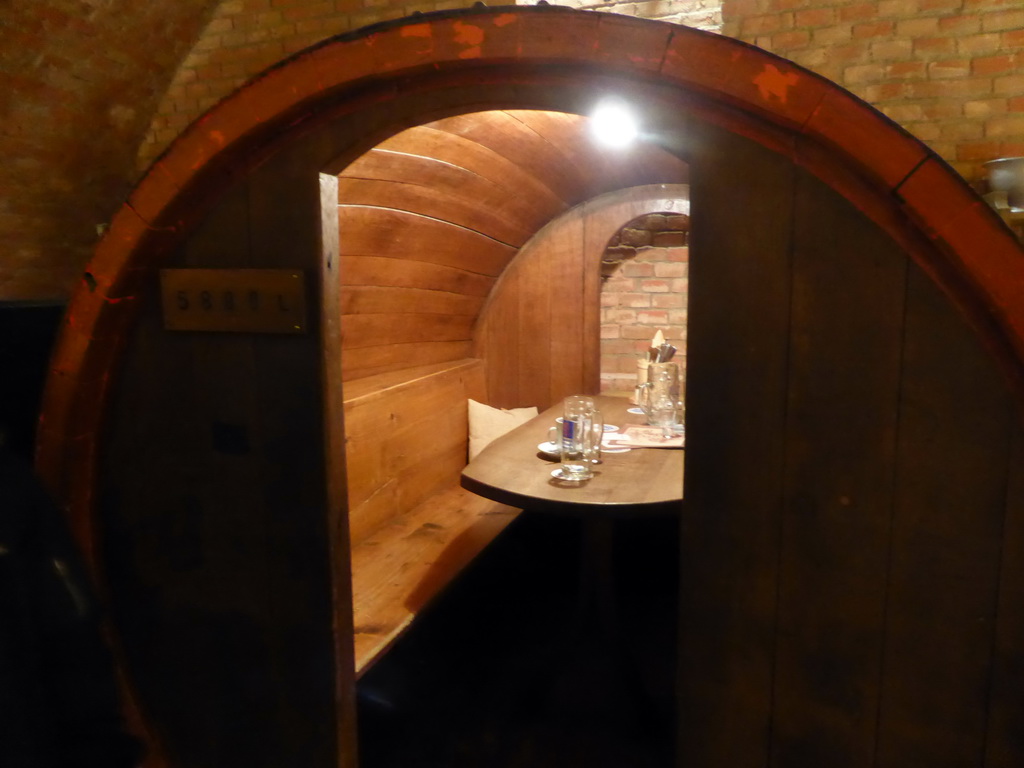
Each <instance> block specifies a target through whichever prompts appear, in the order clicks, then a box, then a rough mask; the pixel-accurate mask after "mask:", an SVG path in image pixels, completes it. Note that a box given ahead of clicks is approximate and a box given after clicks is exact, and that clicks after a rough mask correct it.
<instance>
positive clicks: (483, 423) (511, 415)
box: [469, 399, 539, 461]
mask: <svg viewBox="0 0 1024 768" xmlns="http://www.w3.org/2000/svg"><path fill="white" fill-rule="evenodd" d="M538 413H539V411H538V410H537V406H531V407H529V408H495V407H493V406H490V405H485V404H484V403H478V402H477V401H476V400H472V399H470V400H469V460H470V461H472V460H473V459H474V458H476V455H477V454H478V453H480V451H482V450H483V449H484V448H486V447H487V446H488V445H490V444H491V443H492V442H494V441H495V440H497V439H498V438H499V437H501V436H502V435H504V434H506V433H508V432H511V431H512V430H513V429H515V428H516V427H518V426H519V425H520V424H523V423H525V422H527V421H529V420H530V419H532V418H533V417H534V416H536V415H537V414H538Z"/></svg>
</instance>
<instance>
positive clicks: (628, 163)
mask: <svg viewBox="0 0 1024 768" xmlns="http://www.w3.org/2000/svg"><path fill="white" fill-rule="evenodd" d="M588 121H589V118H586V117H582V116H580V115H575V114H566V113H562V112H545V111H533V110H493V111H487V112H476V113H470V114H465V115H459V116H456V117H450V118H445V119H443V120H439V121H436V122H433V123H428V124H425V125H421V126H417V127H414V128H410V129H407V130H405V131H402V132H401V133H398V134H396V135H394V136H392V137H391V138H389V139H387V140H386V141H384V142H382V143H381V144H379V145H378V146H376V147H375V148H373V149H372V150H370V151H369V152H367V153H366V154H364V155H362V156H361V157H359V158H358V159H356V160H355V161H354V162H353V163H351V164H350V165H349V166H348V167H347V168H346V169H345V170H344V171H343V172H342V173H341V174H340V175H339V186H338V200H339V209H338V221H339V230H340V254H341V266H340V269H339V273H340V274H341V278H342V282H343V284H344V285H345V286H346V290H345V291H344V295H343V300H342V313H343V315H344V317H343V322H342V327H343V328H344V329H345V331H344V334H345V336H344V338H345V341H344V352H343V363H342V366H343V370H344V374H345V378H346V379H351V378H357V377H361V376H367V375H371V374H374V373H380V372H383V371H386V370H390V369H392V368H394V367H408V366H411V365H420V364H426V363H433V362H438V361H441V360H450V359H457V358H459V357H467V356H469V354H470V345H471V341H472V333H473V327H474V325H475V323H476V319H477V316H478V314H479V312H480V309H481V307H482V306H483V304H484V302H485V300H486V299H487V296H488V295H489V294H490V292H491V288H492V287H493V286H494V284H495V281H496V280H497V279H498V277H499V275H501V273H502V271H503V270H504V268H505V266H506V265H507V264H508V263H509V262H510V261H511V260H512V258H513V257H514V256H515V255H516V253H517V252H518V251H519V249H520V248H521V247H522V246H523V245H524V244H525V243H526V242H527V241H528V240H529V239H530V238H531V237H533V236H534V235H535V234H536V233H537V232H538V231H539V230H540V229H541V228H542V227H544V225H546V224H547V223H548V222H550V221H553V220H554V219H556V218H557V217H558V216H560V215H561V214H563V213H565V212H566V211H568V210H570V209H572V208H573V207H575V206H577V205H579V204H581V203H583V202H585V201H587V200H589V199H591V198H593V197H596V196H598V195H600V194H604V193H606V192H611V191H614V190H619V189H625V188H629V187H635V186H640V185H647V184H657V183H673V184H679V183H686V182H687V181H688V171H687V165H686V163H684V162H683V161H682V160H680V159H679V158H678V157H676V156H674V155H672V154H670V153H669V152H667V151H665V150H664V149H661V148H660V147H657V146H655V145H652V144H647V143H644V142H638V143H637V144H635V145H634V146H633V147H631V148H628V149H623V150H609V149H607V148H604V147H601V146H600V145H598V144H597V143H595V142H594V141H593V140H592V139H591V137H590V134H589V131H588V129H587V123H588Z"/></svg>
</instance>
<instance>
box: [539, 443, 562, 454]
mask: <svg viewBox="0 0 1024 768" xmlns="http://www.w3.org/2000/svg"><path fill="white" fill-rule="evenodd" d="M537 450H538V451H540V452H541V453H544V454H547V455H548V456H561V455H562V451H561V449H560V448H559V447H558V443H553V442H551V441H550V440H548V441H547V442H544V443H540V444H539V445H538V446H537Z"/></svg>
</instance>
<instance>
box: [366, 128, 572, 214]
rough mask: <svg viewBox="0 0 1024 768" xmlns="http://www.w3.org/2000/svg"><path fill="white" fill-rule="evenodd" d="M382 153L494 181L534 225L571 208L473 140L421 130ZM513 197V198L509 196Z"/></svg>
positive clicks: (391, 142) (397, 140) (399, 138)
mask: <svg viewBox="0 0 1024 768" xmlns="http://www.w3.org/2000/svg"><path fill="white" fill-rule="evenodd" d="M380 147H381V149H387V150H393V151H398V152H407V153H409V154H419V155H425V156H429V157H436V158H438V159H439V160H444V161H446V162H449V163H452V164H454V165H458V166H462V167H464V168H470V169H472V170H473V171H474V172H475V173H478V174H480V175H481V176H483V177H484V178H488V179H491V180H493V181H495V182H497V183H499V184H500V185H501V186H503V187H504V188H505V189H507V190H508V191H509V192H510V193H511V192H515V193H516V195H515V197H516V198H517V200H516V204H517V205H519V206H522V208H523V210H524V211H532V212H533V215H532V216H530V218H532V219H533V220H534V221H547V220H549V219H551V218H552V216H553V215H554V214H555V213H557V212H560V211H563V210H565V208H567V207H568V203H567V202H566V201H564V200H560V199H559V198H558V196H557V195H556V194H555V193H554V192H552V191H551V189H549V188H548V187H547V185H546V184H545V183H544V181H543V180H542V179H539V178H537V177H535V176H533V175H531V174H530V173H529V171H528V170H525V169H523V168H520V167H519V165H518V163H517V162H516V161H515V160H512V159H509V158H507V157H504V156H502V155H500V154H498V153H497V152H495V151H494V150H492V149H490V148H488V147H485V146H482V145H480V144H478V143H476V142H475V141H472V140H471V139H464V138H462V137H459V136H456V135H455V134H452V133H448V132H446V131H442V130H438V129H436V128H432V127H430V126H419V127H418V128H414V129H411V130H408V131H403V132H402V133H400V134H397V135H396V136H393V137H392V138H390V139H388V140H387V141H385V142H383V143H381V144H380ZM509 197H513V195H511V194H510V195H509Z"/></svg>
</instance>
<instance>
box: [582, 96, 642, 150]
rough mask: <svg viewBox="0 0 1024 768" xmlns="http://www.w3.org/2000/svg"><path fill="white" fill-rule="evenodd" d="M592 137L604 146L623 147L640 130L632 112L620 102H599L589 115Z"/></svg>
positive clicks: (632, 139)
mask: <svg viewBox="0 0 1024 768" xmlns="http://www.w3.org/2000/svg"><path fill="white" fill-rule="evenodd" d="M590 125H591V130H592V131H593V134H594V138H595V139H597V141H598V142H600V143H601V144H604V145H605V146H606V147H625V146H628V145H629V144H631V143H633V141H635V140H636V137H637V136H638V135H639V133H640V131H639V128H638V127H637V123H636V118H635V117H634V116H633V113H632V112H631V111H630V110H629V109H627V108H626V106H625V105H624V104H622V103H620V102H614V101H609V102H604V103H602V104H599V105H598V106H597V108H596V109H595V110H594V112H593V114H592V115H591V117H590Z"/></svg>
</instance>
